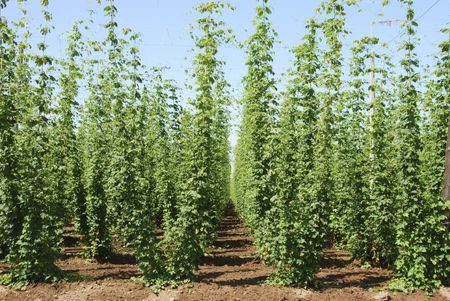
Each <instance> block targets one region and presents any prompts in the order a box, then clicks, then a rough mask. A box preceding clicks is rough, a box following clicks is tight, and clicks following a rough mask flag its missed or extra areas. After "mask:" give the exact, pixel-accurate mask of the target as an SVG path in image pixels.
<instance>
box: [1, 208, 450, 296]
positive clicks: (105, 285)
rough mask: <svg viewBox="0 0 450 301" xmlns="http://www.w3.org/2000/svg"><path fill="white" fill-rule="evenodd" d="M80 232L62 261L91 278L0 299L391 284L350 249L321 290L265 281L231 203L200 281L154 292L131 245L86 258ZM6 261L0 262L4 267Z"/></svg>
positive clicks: (361, 291) (326, 264)
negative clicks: (99, 258)
mask: <svg viewBox="0 0 450 301" xmlns="http://www.w3.org/2000/svg"><path fill="white" fill-rule="evenodd" d="M78 241H79V237H77V236H76V235H74V234H73V233H70V232H69V233H68V235H66V238H65V246H66V248H65V250H64V254H65V255H64V258H62V260H60V261H59V262H58V265H59V266H60V267H61V268H62V269H63V270H65V271H70V272H74V273H78V274H80V275H82V276H87V277H88V279H89V280H86V281H81V282H71V283H61V284H35V285H31V286H29V287H27V288H26V289H25V290H13V289H9V288H6V287H3V286H0V300H1V301H3V300H4V301H28V300H30V301H50V300H52V301H53V300H56V301H82V300H90V301H97V300H98V301H100V300H101V301H106V300H133V301H134V300H142V301H151V300H161V301H162V300H167V301H169V300H170V301H175V300H186V301H194V300H195V301H197V300H208V301H216V300H217V301H218V300H236V301H237V300H250V301H251V300H255V301H256V300H258V301H264V300H268V301H269V300H270V301H276V300H280V301H281V300H283V301H288V300H311V301H314V300H318V301H325V300H330V301H331V300H333V301H334V300H336V301H353V300H355V301H356V300H373V298H374V297H375V295H376V294H377V293H379V292H381V291H387V289H386V285H387V284H388V282H389V280H390V278H391V272H390V271H388V270H385V269H378V268H371V269H363V268H361V267H359V266H358V265H356V264H354V263H353V262H352V261H351V259H350V257H349V255H348V254H347V253H346V252H345V251H341V250H336V249H327V250H326V251H325V258H324V260H323V262H322V264H321V269H320V271H319V273H318V274H317V277H318V279H319V280H320V281H321V282H322V288H321V289H318V290H303V289H298V288H293V287H280V286H269V285H264V284H262V282H263V281H264V280H265V279H266V278H267V276H268V274H269V273H270V271H271V270H270V268H269V267H267V266H266V265H264V264H263V263H261V262H260V261H258V260H257V259H255V256H254V254H255V248H254V246H253V245H252V238H251V236H249V235H248V234H247V232H246V229H245V228H244V226H243V225H242V223H241V222H240V221H239V220H238V219H237V218H236V216H235V214H234V212H233V211H232V210H231V209H230V210H227V214H226V216H225V218H224V220H223V222H222V225H221V226H220V228H219V231H218V234H217V239H216V242H215V243H214V245H213V246H212V248H211V249H210V250H208V254H207V255H206V256H205V257H204V258H203V260H202V262H201V265H200V268H199V271H198V272H197V274H196V281H195V282H193V283H190V284H187V285H183V286H180V287H178V288H168V289H165V290H163V291H161V292H160V293H159V294H158V295H155V294H154V293H153V292H152V291H151V290H150V289H149V288H148V287H145V286H144V285H143V284H141V283H138V282H133V281H131V280H130V278H131V277H134V276H139V272H138V270H137V267H136V263H135V260H134V257H133V256H132V255H131V253H130V251H129V250H126V249H120V250H119V251H120V255H117V256H114V257H113V258H112V259H111V260H109V261H108V262H86V261H85V260H84V259H82V258H80V257H78V256H77V253H78V252H79V251H80V250H81V249H80V247H79V244H78ZM5 271H6V265H5V264H4V263H1V262H0V272H5ZM389 295H390V297H391V300H394V301H409V300H417V301H421V300H423V301H425V300H427V301H444V300H445V299H444V298H443V297H441V296H440V295H438V294H436V295H435V296H433V297H427V296H426V295H425V294H423V293H422V292H415V293H412V294H405V293H395V292H389Z"/></svg>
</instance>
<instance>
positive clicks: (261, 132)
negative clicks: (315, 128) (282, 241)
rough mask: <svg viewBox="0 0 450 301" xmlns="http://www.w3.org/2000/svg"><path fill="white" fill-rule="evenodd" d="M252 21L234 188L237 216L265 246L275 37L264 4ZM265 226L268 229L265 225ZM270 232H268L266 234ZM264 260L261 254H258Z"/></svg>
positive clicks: (271, 166)
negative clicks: (238, 215)
mask: <svg viewBox="0 0 450 301" xmlns="http://www.w3.org/2000/svg"><path fill="white" fill-rule="evenodd" d="M260 3H261V6H257V7H256V16H255V19H254V21H253V24H254V27H255V33H254V34H253V35H251V36H250V38H249V39H248V41H247V42H246V45H247V50H246V53H247V62H246V65H247V75H246V76H245V77H244V79H243V84H244V96H243V99H242V105H243V113H242V114H243V115H242V122H241V126H240V133H239V138H238V142H237V147H236V164H235V166H236V170H235V174H234V187H235V191H236V193H235V194H236V200H235V201H236V204H237V209H238V211H239V214H240V215H241V216H242V217H243V218H244V221H245V222H246V223H247V225H249V227H250V229H251V231H252V232H254V233H255V234H256V243H257V245H258V246H262V245H263V244H265V242H264V241H263V240H264V233H263V232H264V230H263V227H264V223H265V222H264V219H265V213H266V211H267V210H269V208H270V207H271V205H270V204H271V198H272V196H273V195H274V191H273V190H272V189H273V187H274V185H273V184H274V171H275V166H274V139H275V135H274V124H275V121H274V118H275V113H276V95H275V90H276V88H275V79H274V72H273V69H272V61H273V45H274V42H275V37H276V33H275V31H274V29H273V28H272V24H271V23H270V20H269V15H270V14H271V9H270V7H269V6H268V5H267V3H268V1H267V0H261V1H260ZM266 226H268V225H266ZM269 231H270V230H269ZM261 255H262V256H263V257H265V255H264V254H261Z"/></svg>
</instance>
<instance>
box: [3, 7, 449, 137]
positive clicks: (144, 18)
mask: <svg viewBox="0 0 450 301" xmlns="http://www.w3.org/2000/svg"><path fill="white" fill-rule="evenodd" d="M10 2H11V5H9V6H8V7H7V8H6V9H5V10H4V11H3V12H2V15H3V16H6V18H8V19H11V20H12V19H15V18H17V16H19V12H18V10H17V7H16V5H15V4H14V2H15V1H14V0H10ZM28 2H29V3H28V7H29V17H30V19H31V20H30V24H31V27H34V28H37V25H38V24H40V22H41V20H42V17H41V13H40V7H39V1H38V0H28ZM115 2H116V6H117V8H118V21H119V24H120V26H123V27H130V28H133V29H134V30H136V31H138V32H140V33H142V45H141V55H142V60H143V62H144V64H146V65H148V66H167V67H170V69H169V70H167V72H166V76H167V77H170V78H173V79H175V80H176V81H177V82H178V83H179V85H180V86H183V84H184V83H185V81H186V75H185V72H184V70H185V69H186V68H189V66H190V56H191V53H190V52H189V49H191V48H192V46H193V43H192V41H191V40H190V37H189V25H190V24H192V23H193V22H194V21H195V19H196V17H197V16H196V14H195V12H194V11H193V9H192V8H193V7H194V6H195V5H196V4H198V3H199V1H189V0H116V1H115ZM229 2H231V3H232V4H233V5H234V6H235V7H236V10H235V11H234V12H231V13H226V14H225V15H224V19H225V21H226V22H227V24H228V26H229V27H231V28H232V29H233V30H234V33H235V34H236V36H237V39H238V40H239V41H244V40H245V39H246V38H247V37H248V36H249V35H250V34H251V33H252V32H253V28H252V22H251V21H252V19H253V16H254V12H255V10H254V7H255V5H256V3H257V1H256V0H231V1H229ZM269 2H270V5H271V7H272V11H273V14H272V17H271V19H272V22H273V25H274V27H275V29H276V31H277V32H278V33H279V40H280V43H279V44H278V45H277V46H276V49H275V57H274V69H275V72H276V74H277V76H278V77H280V78H281V74H282V73H283V72H285V71H286V69H287V68H288V67H289V65H290V59H291V55H290V53H289V51H288V48H289V47H291V46H294V45H296V44H298V43H299V41H300V38H301V36H302V35H303V34H304V33H305V29H304V24H305V21H306V20H307V19H309V18H310V17H312V16H314V14H315V8H316V7H317V6H318V4H319V3H320V0H272V1H269ZM380 2H381V0H362V1H361V3H360V5H359V9H358V8H352V9H350V10H348V11H347V14H348V18H347V20H348V24H347V27H348V29H349V30H350V31H351V32H352V34H351V35H349V36H348V37H347V39H346V40H345V41H344V47H345V48H347V49H348V48H349V47H350V46H351V44H352V41H353V40H354V39H357V38H360V37H362V36H365V35H368V34H369V33H370V28H371V22H372V21H373V20H383V19H403V18H404V15H405V13H404V10H402V8H401V6H400V5H399V4H398V1H397V0H391V1H390V2H391V3H390V4H389V5H388V6H385V7H383V6H381V4H380ZM414 8H415V11H416V17H417V18H419V19H418V23H419V30H418V36H419V38H420V46H419V47H418V49H417V51H418V55H419V58H420V60H421V63H422V64H431V63H432V62H433V60H432V56H433V55H434V54H435V53H436V52H437V50H438V48H437V44H438V43H439V42H440V41H442V40H443V39H444V38H446V36H444V35H443V34H441V33H440V32H439V30H440V29H441V28H443V27H444V26H446V24H449V22H450V0H416V1H415V4H414ZM88 9H94V10H96V11H98V18H96V21H97V20H98V22H99V23H102V22H104V19H103V17H102V13H103V12H102V11H101V10H100V8H99V7H98V5H97V4H96V1H94V0H50V6H49V10H50V11H51V12H52V14H53V21H52V23H53V25H54V26H55V30H54V31H53V32H52V34H51V36H50V37H49V38H48V40H47V42H48V44H49V45H50V50H49V51H51V52H52V53H53V54H57V55H58V54H62V53H63V51H64V47H65V42H64V40H65V38H64V36H65V32H67V31H68V30H70V28H71V26H72V24H73V22H74V21H75V20H79V19H82V18H85V17H87V15H88V13H87V11H88ZM358 10H360V11H359V12H358ZM378 14H383V16H378ZM400 30H401V29H400V26H399V25H394V26H392V27H388V26H383V25H375V26H374V27H373V33H374V34H375V35H376V36H378V37H379V38H381V40H382V41H385V42H388V41H389V44H390V45H391V47H392V49H393V50H395V48H396V47H397V46H398V43H399V42H400V41H401V36H399V34H400ZM95 34H97V35H99V36H100V31H99V33H94V35H95ZM393 54H396V51H393ZM220 55H221V57H222V59H224V60H225V61H226V63H227V65H226V67H225V69H226V77H227V79H228V80H229V82H230V83H231V84H232V87H233V89H234V90H235V95H240V91H242V85H241V79H242V76H243V75H244V74H245V71H246V68H245V52H244V49H238V48H237V47H226V48H225V49H222V51H221V54H220ZM235 119H237V118H235ZM234 123H235V124H236V123H237V120H235V122H234ZM234 140H235V135H232V141H233V142H234Z"/></svg>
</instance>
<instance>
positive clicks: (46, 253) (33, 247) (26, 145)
mask: <svg viewBox="0 0 450 301" xmlns="http://www.w3.org/2000/svg"><path fill="white" fill-rule="evenodd" d="M41 4H42V6H43V16H44V18H45V22H46V24H45V25H43V26H42V28H41V30H40V31H41V34H42V39H43V40H44V37H45V36H46V35H47V34H48V33H49V31H50V27H49V24H48V22H49V21H50V20H51V15H50V13H49V12H48V11H47V10H46V6H47V5H48V3H47V1H42V2H41ZM23 12H24V14H25V13H26V10H25V8H23ZM26 27H27V25H26V16H24V18H22V21H21V22H20V23H19V28H21V29H24V28H26ZM28 37H29V32H28V31H27V30H26V29H25V30H24V37H23V40H22V41H20V42H19V51H18V53H19V55H18V57H17V59H18V64H17V68H16V69H15V71H14V72H15V73H16V75H17V82H16V83H17V84H18V86H20V90H17V91H16V93H15V96H16V101H17V104H18V105H19V107H20V110H21V117H20V118H19V119H18V124H19V128H20V132H19V133H18V135H17V146H18V148H17V150H18V151H19V153H18V155H19V156H18V177H19V182H18V183H19V185H18V189H19V198H20V200H21V201H20V202H19V203H18V204H15V206H17V207H19V209H18V210H19V212H20V213H19V215H18V216H17V217H16V219H15V220H14V221H13V222H15V223H18V224H20V225H21V226H20V230H19V231H18V232H16V233H15V234H16V235H14V237H13V239H12V241H11V243H10V245H9V248H10V249H9V254H8V257H7V261H8V264H9V268H10V269H9V275H8V277H7V278H8V279H6V282H7V283H9V284H13V285H17V286H22V285H26V284H29V283H31V282H37V281H47V282H50V281H56V280H58V279H60V278H61V276H62V275H61V271H60V270H59V268H58V267H57V266H56V265H55V261H56V259H57V257H58V255H59V249H58V245H57V241H58V240H59V239H58V237H55V234H56V235H57V234H58V233H60V232H59V231H57V229H55V226H54V224H53V222H54V218H53V215H52V214H53V213H54V209H55V208H54V206H55V203H54V202H53V201H52V200H51V199H50V198H49V196H48V194H47V191H48V189H49V187H48V184H47V182H46V181H45V179H46V178H47V176H48V168H47V167H48V165H47V164H48V154H49V143H48V139H49V120H48V119H47V116H48V115H49V113H50V103H51V97H52V89H53V87H54V77H52V76H51V69H50V67H49V66H51V64H52V63H53V60H52V59H51V58H50V57H49V56H47V55H46V54H45V51H46V48H47V45H46V44H45V43H42V42H41V43H38V45H37V49H38V51H39V54H36V55H31V54H30V52H29V48H30V45H29V43H28ZM33 76H35V77H34V79H35V80H36V81H35V82H34V84H32V83H33V81H32V77H33Z"/></svg>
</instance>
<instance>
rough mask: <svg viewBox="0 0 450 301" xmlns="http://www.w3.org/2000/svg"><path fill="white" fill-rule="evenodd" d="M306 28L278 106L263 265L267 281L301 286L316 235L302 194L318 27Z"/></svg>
mask: <svg viewBox="0 0 450 301" xmlns="http://www.w3.org/2000/svg"><path fill="white" fill-rule="evenodd" d="M307 29H308V33H307V34H306V35H305V36H304V37H303V43H302V44H300V45H299V46H297V47H295V48H293V49H292V53H293V54H294V62H293V63H294V68H293V69H292V70H290V76H291V79H290V81H289V84H288V87H287V91H286V93H285V100H284V101H283V103H282V107H281V112H280V113H281V114H280V122H279V130H278V135H279V138H278V140H279V143H278V145H277V149H278V151H277V155H278V156H277V175H278V177H277V185H276V188H277V195H276V197H275V199H274V203H273V207H272V208H271V209H270V210H269V212H268V213H267V216H268V217H269V218H271V220H272V223H273V224H274V226H273V229H274V230H275V231H274V232H273V233H270V235H272V243H271V244H267V245H265V249H266V250H267V253H268V260H267V261H268V262H270V263H272V264H274V265H275V267H276V269H277V270H276V272H275V273H274V274H273V275H272V276H271V278H270V280H269V281H270V282H272V283H279V284H285V285H290V284H295V285H300V286H307V285H308V284H309V283H311V282H312V279H313V277H314V271H315V266H314V264H315V263H314V261H315V260H314V256H315V254H314V249H315V248H314V247H313V248H311V247H312V246H311V245H310V240H309V238H310V237H312V236H313V235H314V233H311V232H310V231H316V230H317V229H315V228H314V227H310V223H309V218H308V217H307V216H306V215H305V214H304V211H305V210H306V208H307V207H308V204H307V203H308V202H307V201H305V200H306V198H305V194H304V192H305V190H307V186H308V184H309V183H308V176H309V174H310V170H311V168H312V166H313V165H312V163H313V162H312V160H313V141H314V137H315V130H316V129H315V127H316V123H317V119H316V118H317V113H318V110H319V100H318V98H317V77H318V72H319V68H320V65H319V48H318V36H317V29H318V24H317V22H316V21H315V20H314V19H311V20H309V21H308V23H307ZM311 249H312V251H313V253H311V252H310V251H311ZM311 261H312V263H313V265H312V266H311Z"/></svg>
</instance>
